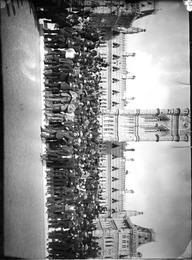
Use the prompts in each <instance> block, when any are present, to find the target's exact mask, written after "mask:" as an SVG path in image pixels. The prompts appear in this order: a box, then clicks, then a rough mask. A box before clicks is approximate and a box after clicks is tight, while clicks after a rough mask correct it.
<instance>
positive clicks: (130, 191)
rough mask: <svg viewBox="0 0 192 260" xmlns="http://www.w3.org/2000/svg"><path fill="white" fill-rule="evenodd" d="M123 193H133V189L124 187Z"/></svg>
mask: <svg viewBox="0 0 192 260" xmlns="http://www.w3.org/2000/svg"><path fill="white" fill-rule="evenodd" d="M125 193H134V190H128V189H126V190H125Z"/></svg>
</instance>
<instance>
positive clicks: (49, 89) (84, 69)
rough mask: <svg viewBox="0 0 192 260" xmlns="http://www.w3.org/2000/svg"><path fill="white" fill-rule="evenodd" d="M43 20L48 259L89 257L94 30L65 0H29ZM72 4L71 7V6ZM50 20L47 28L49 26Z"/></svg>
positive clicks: (96, 159) (94, 190)
mask: <svg viewBox="0 0 192 260" xmlns="http://www.w3.org/2000/svg"><path fill="white" fill-rule="evenodd" d="M35 5H36V8H37V15H38V18H43V19H44V45H45V50H46V53H45V60H44V64H45V70H44V79H45V89H44V93H43V94H44V97H45V107H44V115H45V118H46V124H45V126H43V127H41V138H42V141H43V142H45V144H46V151H45V153H44V154H42V155H41V160H42V162H43V163H44V164H45V165H46V179H47V202H46V206H47V214H48V225H49V232H48V243H47V250H48V254H49V258H51V259H56V258H87V257H96V256H98V254H99V251H100V250H101V248H100V247H99V244H98V242H97V237H96V236H95V235H94V232H93V231H94V230H95V229H96V227H95V225H94V220H95V218H96V217H98V216H99V214H100V213H102V212H103V211H105V208H104V207H102V206H101V205H100V204H99V199H98V192H99V165H100V157H101V156H102V153H103V144H102V139H101V135H100V130H101V125H100V122H99V120H98V115H99V113H100V93H101V90H102V87H101V83H102V82H101V70H102V69H103V68H104V67H106V66H108V64H107V63H106V62H105V61H104V60H103V59H102V58H101V57H100V56H99V54H98V52H97V47H98V46H99V44H100V42H101V41H102V36H100V35H101V34H100V31H99V30H98V29H97V28H94V27H93V26H91V25H90V23H89V15H90V11H85V10H84V9H83V6H82V4H81V3H80V4H79V3H75V4H74V1H73V6H72V5H71V3H70V1H53V0H52V1H50V0H38V1H35ZM71 7H73V8H71ZM50 24H51V26H52V27H51V29H50V26H49V25H50Z"/></svg>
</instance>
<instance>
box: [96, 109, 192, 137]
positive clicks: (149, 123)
mask: <svg viewBox="0 0 192 260" xmlns="http://www.w3.org/2000/svg"><path fill="white" fill-rule="evenodd" d="M101 120H102V123H103V129H102V136H103V140H104V141H116V142H131V141H136V142H139V141H151V142H159V141H176V142H179V141H186V142H187V141H188V140H189V138H190V132H191V128H190V127H191V126H190V111H189V109H188V108H187V109H180V108H176V109H148V110H147V109H145V110H144V109H143V110H142V109H129V110H120V109H117V110H105V111H103V112H102V115H101Z"/></svg>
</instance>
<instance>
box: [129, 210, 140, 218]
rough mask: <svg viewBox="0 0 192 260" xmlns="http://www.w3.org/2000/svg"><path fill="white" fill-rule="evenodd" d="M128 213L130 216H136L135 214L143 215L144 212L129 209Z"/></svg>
mask: <svg viewBox="0 0 192 260" xmlns="http://www.w3.org/2000/svg"><path fill="white" fill-rule="evenodd" d="M127 215H128V216H129V217H135V216H138V215H143V212H142V211H137V210H127Z"/></svg>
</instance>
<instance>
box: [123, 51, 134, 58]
mask: <svg viewBox="0 0 192 260" xmlns="http://www.w3.org/2000/svg"><path fill="white" fill-rule="evenodd" d="M135 55H136V53H135V52H125V53H124V54H123V57H135Z"/></svg>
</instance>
